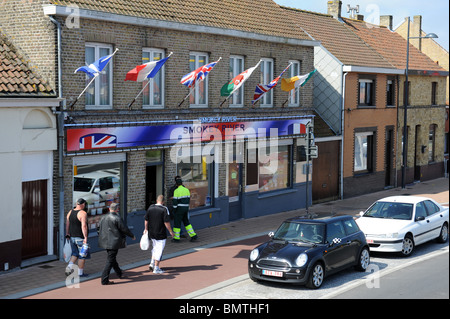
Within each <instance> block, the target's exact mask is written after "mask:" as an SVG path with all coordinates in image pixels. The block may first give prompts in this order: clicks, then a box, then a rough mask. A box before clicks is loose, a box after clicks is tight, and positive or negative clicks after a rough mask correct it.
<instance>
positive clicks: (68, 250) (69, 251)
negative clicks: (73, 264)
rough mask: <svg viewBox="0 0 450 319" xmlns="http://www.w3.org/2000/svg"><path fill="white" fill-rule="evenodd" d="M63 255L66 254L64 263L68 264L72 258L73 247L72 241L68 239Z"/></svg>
mask: <svg viewBox="0 0 450 319" xmlns="http://www.w3.org/2000/svg"><path fill="white" fill-rule="evenodd" d="M63 254H64V261H65V262H66V263H68V262H69V260H70V257H72V246H71V245H70V240H69V239H68V238H66V243H65V244H64V248H63Z"/></svg>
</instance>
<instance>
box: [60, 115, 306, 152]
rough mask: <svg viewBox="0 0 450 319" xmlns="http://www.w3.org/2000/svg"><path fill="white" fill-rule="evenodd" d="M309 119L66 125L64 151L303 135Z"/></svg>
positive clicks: (201, 120)
mask: <svg viewBox="0 0 450 319" xmlns="http://www.w3.org/2000/svg"><path fill="white" fill-rule="evenodd" d="M213 119H214V120H213ZM216 121H217V122H216ZM310 121H311V118H301V119H283V120H266V121H233V122H231V121H228V118H227V119H225V120H222V118H207V120H204V118H202V119H200V120H199V121H194V122H193V123H188V124H169V125H145V126H114V127H111V126H107V127H104V126H99V127H84V128H76V127H74V128H72V127H68V128H67V129H66V138H67V152H78V151H92V150H101V149H121V148H130V147H145V146H161V145H173V144H177V143H190V142H210V141H225V140H228V139H233V138H235V139H240V138H269V137H270V138H276V137H282V136H289V135H305V134H306V125H307V124H308V123H309V122H310Z"/></svg>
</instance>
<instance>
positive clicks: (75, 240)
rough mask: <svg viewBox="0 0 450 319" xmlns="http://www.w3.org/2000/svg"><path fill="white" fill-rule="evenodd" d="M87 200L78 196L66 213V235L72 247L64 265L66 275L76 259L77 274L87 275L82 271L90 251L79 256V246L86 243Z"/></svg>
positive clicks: (71, 270)
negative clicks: (67, 260) (65, 265)
mask: <svg viewBox="0 0 450 319" xmlns="http://www.w3.org/2000/svg"><path fill="white" fill-rule="evenodd" d="M86 206H87V202H86V201H85V200H84V199H83V198H79V199H78V200H77V203H76V207H75V209H72V210H71V211H70V212H69V213H68V214H67V221H66V236H67V237H70V245H71V247H72V256H71V257H70V261H69V264H68V265H67V267H66V271H65V273H66V276H69V275H70V274H71V273H72V272H73V265H74V264H75V263H76V262H77V260H78V276H79V277H87V276H88V275H87V274H85V273H84V265H85V262H86V259H89V258H91V256H90V253H89V252H88V254H87V255H86V256H84V257H82V256H80V251H81V247H82V246H83V244H87V239H88V233H89V232H88V226H87V212H86V210H87V207H86Z"/></svg>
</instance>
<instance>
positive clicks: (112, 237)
mask: <svg viewBox="0 0 450 319" xmlns="http://www.w3.org/2000/svg"><path fill="white" fill-rule="evenodd" d="M118 210H119V204H117V203H112V204H111V205H110V206H109V213H108V214H107V215H106V216H104V217H103V218H102V220H101V221H100V225H99V230H98V246H99V247H100V248H104V249H106V252H107V253H108V258H107V260H106V265H105V268H104V269H103V272H102V278H101V282H102V285H110V284H113V283H114V282H113V281H109V273H110V272H111V269H112V268H113V269H114V271H115V272H116V274H117V276H118V277H119V278H122V273H123V272H122V270H121V269H120V267H119V264H118V263H117V260H116V257H117V253H118V252H119V248H125V239H126V236H129V237H131V238H133V240H136V237H135V236H134V235H133V233H132V232H131V231H130V230H129V229H128V227H127V226H125V224H124V223H123V221H122V218H120V216H119V214H118Z"/></svg>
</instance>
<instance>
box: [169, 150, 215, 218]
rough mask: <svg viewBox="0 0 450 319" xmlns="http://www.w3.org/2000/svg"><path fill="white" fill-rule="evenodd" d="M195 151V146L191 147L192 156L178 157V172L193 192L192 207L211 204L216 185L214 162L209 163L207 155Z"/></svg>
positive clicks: (185, 184) (184, 183)
mask: <svg viewBox="0 0 450 319" xmlns="http://www.w3.org/2000/svg"><path fill="white" fill-rule="evenodd" d="M194 153H195V148H193V149H191V156H187V157H179V158H178V159H177V161H178V164H177V172H176V175H178V176H180V177H181V179H182V180H183V185H184V186H185V187H186V188H188V189H189V191H190V193H191V201H190V206H189V207H190V209H194V208H198V207H204V206H211V205H212V200H211V199H212V194H213V186H214V181H213V176H214V169H213V167H214V164H208V159H207V157H206V156H203V155H200V154H197V155H195V154H194Z"/></svg>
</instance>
